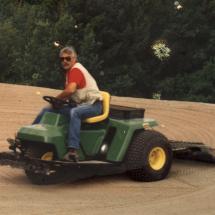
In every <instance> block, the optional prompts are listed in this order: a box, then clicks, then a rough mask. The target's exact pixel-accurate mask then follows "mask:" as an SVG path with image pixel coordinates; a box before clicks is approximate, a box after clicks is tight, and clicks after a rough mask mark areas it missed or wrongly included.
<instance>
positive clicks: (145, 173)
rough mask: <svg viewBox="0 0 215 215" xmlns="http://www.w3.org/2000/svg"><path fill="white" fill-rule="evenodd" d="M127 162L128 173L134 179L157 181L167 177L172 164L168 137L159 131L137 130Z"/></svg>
mask: <svg viewBox="0 0 215 215" xmlns="http://www.w3.org/2000/svg"><path fill="white" fill-rule="evenodd" d="M126 164H127V169H128V175H129V176H130V177H131V178H132V179H134V180H137V181H157V180H161V179H163V178H165V177H166V176H167V175H168V173H169V170H170V168H171V164H172V149H171V146H170V144H169V143H168V139H167V138H166V137H165V136H164V135H162V134H161V133H159V132H157V131H152V130H142V131H139V132H137V133H136V134H135V135H134V137H133V140H132V142H131V145H130V146H129V149H128V153H127V158H126Z"/></svg>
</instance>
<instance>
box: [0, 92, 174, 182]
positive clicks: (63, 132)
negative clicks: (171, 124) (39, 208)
mask: <svg viewBox="0 0 215 215" xmlns="http://www.w3.org/2000/svg"><path fill="white" fill-rule="evenodd" d="M101 93H102V95H103V113H102V115H100V116H96V117H92V118H88V119H86V120H84V121H83V122H82V125H81V134H80V145H81V147H80V149H79V151H78V154H79V161H78V162H68V161H64V160H63V157H64V155H65V153H66V152H67V138H68V125H69V121H68V119H67V118H66V117H65V116H64V115H61V114H58V113H50V112H46V113H44V115H43V116H42V118H41V120H40V122H39V124H33V125H28V126H23V127H21V128H20V129H19V131H18V132H17V135H16V138H15V139H14V140H12V139H9V140H8V142H9V149H11V150H12V152H1V153H0V165H10V166H12V167H15V168H22V169H24V171H25V174H26V176H27V177H28V178H29V179H30V181H31V182H32V183H34V184H53V183H57V182H60V181H62V180H63V179H65V178H67V179H68V178H71V180H72V179H74V180H77V179H80V178H87V177H92V176H100V175H110V174H119V173H125V172H126V173H127V174H128V175H129V176H130V178H132V179H134V180H137V181H156V180H161V179H164V178H165V177H166V176H167V175H168V173H169V171H170V168H171V164H172V149H171V145H170V144H169V141H168V139H167V138H166V137H165V136H164V135H162V134H161V133H159V132H157V131H155V130H153V127H154V126H156V125H157V122H156V121H155V120H153V119H146V118H144V111H145V110H144V109H140V108H128V107H122V106H114V105H112V106H110V95H109V93H107V92H101ZM44 99H45V100H46V101H48V102H49V103H51V104H54V105H55V104H56V103H57V104H58V105H59V103H63V105H69V103H68V102H63V101H61V100H58V99H56V98H54V97H50V96H45V97H44Z"/></svg>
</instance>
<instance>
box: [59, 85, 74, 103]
mask: <svg viewBox="0 0 215 215" xmlns="http://www.w3.org/2000/svg"><path fill="white" fill-rule="evenodd" d="M76 89H77V84H76V83H75V82H72V83H70V84H68V85H67V86H66V88H65V89H64V90H63V91H62V92H61V93H60V94H59V95H57V96H56V98H58V99H61V100H67V99H69V98H70V96H71V95H72V94H73V93H74V92H75V91H76Z"/></svg>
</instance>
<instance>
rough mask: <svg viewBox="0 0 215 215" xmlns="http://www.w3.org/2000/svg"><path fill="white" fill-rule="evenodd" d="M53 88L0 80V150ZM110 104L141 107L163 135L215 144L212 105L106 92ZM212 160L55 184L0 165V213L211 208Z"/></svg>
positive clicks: (214, 182)
mask: <svg viewBox="0 0 215 215" xmlns="http://www.w3.org/2000/svg"><path fill="white" fill-rule="evenodd" d="M56 94H57V91H55V90H50V89H44V88H36V87H27V86H17V85H8V84H0V131H1V132H0V151H6V150H8V149H7V143H6V138H7V137H13V136H14V133H15V132H16V131H17V129H18V128H19V127H21V126H23V125H26V124H30V123H31V122H32V120H33V119H34V117H35V115H36V114H37V112H38V111H39V110H40V109H41V107H42V106H44V105H45V104H46V103H45V102H43V100H42V99H41V97H42V96H43V95H56ZM111 103H112V104H120V105H126V106H131V107H144V108H145V109H146V114H145V116H146V117H147V118H155V119H157V121H158V122H159V124H160V126H159V127H157V128H156V129H157V130H159V131H160V132H162V133H163V134H165V135H166V136H167V137H168V138H169V139H172V140H180V141H191V142H202V143H204V144H207V145H209V146H211V147H213V148H215V141H214V140H215V137H214V136H215V105H213V104H204V103H193V102H177V101H163V100H162V101H159V100H149V99H136V98H123V97H114V96H113V97H112V100H111ZM214 196H215V166H214V164H209V163H202V162H194V161H183V160H180V161H179V160H175V161H174V163H173V166H172V169H171V171H170V174H169V176H168V178H167V179H165V180H162V181H158V182H153V183H151V182H150V183H149V182H148V183H138V182H134V181H131V180H130V179H129V178H128V177H127V176H126V175H116V176H105V177H96V178H91V179H85V180H81V181H76V182H67V183H63V184H58V185H49V186H36V185H32V184H31V183H30V182H29V181H28V179H27V178H26V176H25V174H24V172H23V171H22V170H18V169H12V168H10V167H7V166H0V214H4V215H6V214H17V215H18V214H40V215H41V214H70V215H71V214H72V215H73V214H74V215H76V214H86V215H91V214H108V215H114V214H117V215H118V214H120V213H121V214H125V215H130V214H136V215H139V214H141V215H142V214H144V215H147V214H150V215H152V214H159V215H162V214H165V215H167V214H171V215H172V214H186V215H189V214H201V215H202V214H207V215H209V214H215V204H214Z"/></svg>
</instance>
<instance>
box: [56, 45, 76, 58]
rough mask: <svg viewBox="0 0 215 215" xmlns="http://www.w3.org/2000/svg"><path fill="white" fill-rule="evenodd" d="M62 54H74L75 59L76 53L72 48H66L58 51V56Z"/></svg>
mask: <svg viewBox="0 0 215 215" xmlns="http://www.w3.org/2000/svg"><path fill="white" fill-rule="evenodd" d="M62 53H67V54H72V53H73V54H74V56H75V57H76V58H77V56H78V55H77V52H76V50H75V48H74V47H73V46H66V47H64V48H62V49H61V50H60V55H61V54H62Z"/></svg>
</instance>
